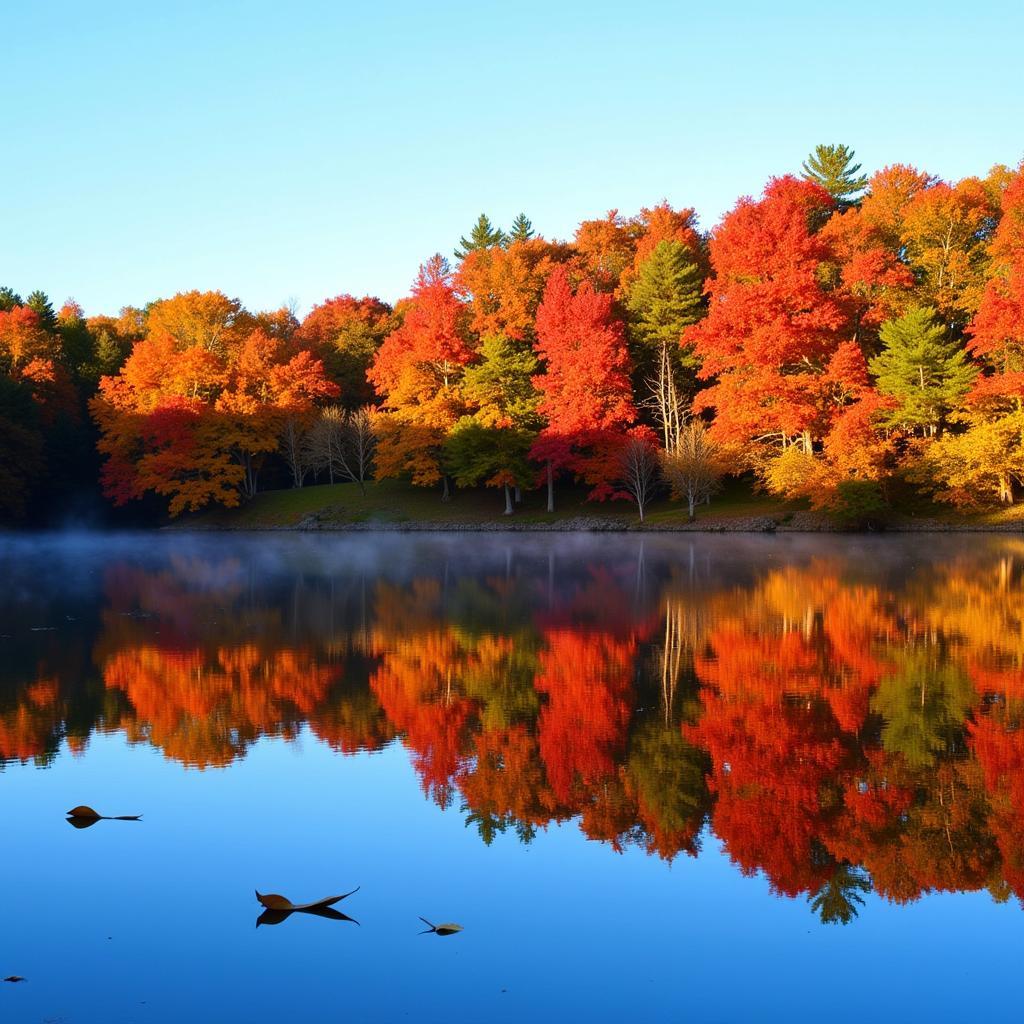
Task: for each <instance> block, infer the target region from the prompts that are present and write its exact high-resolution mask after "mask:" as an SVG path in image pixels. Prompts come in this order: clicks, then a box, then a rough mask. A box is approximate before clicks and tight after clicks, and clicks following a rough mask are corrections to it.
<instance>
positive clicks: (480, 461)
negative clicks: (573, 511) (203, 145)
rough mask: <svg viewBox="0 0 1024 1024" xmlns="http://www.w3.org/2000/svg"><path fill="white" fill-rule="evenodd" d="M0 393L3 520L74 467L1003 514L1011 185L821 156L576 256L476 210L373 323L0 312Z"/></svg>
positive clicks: (1009, 475)
mask: <svg viewBox="0 0 1024 1024" xmlns="http://www.w3.org/2000/svg"><path fill="white" fill-rule="evenodd" d="M0 369H2V370H3V371H4V372H3V374H2V375H0V425H2V428H3V429H2V430H0V446H2V450H0V514H3V515H5V516H6V517H7V518H16V517H17V516H19V515H21V516H25V515H30V514H31V512H32V510H33V509H34V508H37V507H38V506H39V503H40V501H41V500H45V499H47V498H48V497H50V496H52V494H53V493H54V490H55V487H57V486H58V485H57V482H58V481H60V480H63V479H65V475H68V477H69V478H75V474H76V473H77V474H78V475H79V476H81V474H82V473H83V472H85V471H86V469H89V470H90V471H95V472H98V474H99V477H100V481H101V483H102V488H103V491H104V493H105V494H106V495H107V497H108V498H110V499H111V500H112V501H113V502H114V503H116V504H124V503H126V502H129V501H133V500H137V499H143V500H144V501H153V500H154V496H155V498H156V499H157V500H158V501H159V502H160V503H161V507H162V508H165V509H166V510H168V511H169V512H170V513H171V514H172V515H176V514H178V513H181V512H183V511H194V510H197V509H200V508H203V507H205V506H207V505H209V504H211V503H212V504H222V505H227V506H233V505H236V504H238V503H239V502H240V501H243V500H246V499H248V498H250V497H252V495H253V494H254V493H255V492H256V490H257V488H258V487H260V486H267V485H270V486H286V485H292V486H303V484H305V483H307V482H309V481H310V480H314V479H315V480H317V481H321V482H328V481H338V480H347V481H354V482H356V483H358V484H359V485H360V486H364V485H365V482H366V481H367V480H368V479H370V478H371V477H377V478H382V477H398V478H403V479H407V480H408V481H410V482H411V483H412V484H413V485H417V486H423V487H436V488H437V489H438V492H439V494H440V495H441V496H442V497H445V498H447V497H448V496H449V495H450V493H451V491H452V488H453V487H475V486H480V485H486V486H488V487H492V488H496V489H498V491H499V492H500V493H501V495H502V498H503V501H504V509H505V511H506V512H507V513H512V512H513V511H514V509H515V505H516V503H517V500H518V499H519V498H520V496H521V494H522V491H523V490H524V489H529V488H536V487H540V488H543V489H544V492H545V494H546V499H547V505H548V508H549V509H552V510H553V509H554V507H555V502H556V492H557V488H558V485H559V483H560V482H562V481H571V482H573V483H575V484H580V485H583V486H585V487H586V489H587V493H588V495H589V497H590V498H591V499H594V500H603V499H607V498H622V497H625V498H628V499H630V500H632V501H634V502H635V503H636V505H637V506H638V510H639V512H640V515H641V517H642V515H643V511H644V506H645V505H646V503H647V501H648V500H650V498H651V497H652V496H653V495H655V494H657V493H659V492H664V491H668V492H670V493H671V494H672V495H673V496H675V497H677V498H680V499H682V500H683V501H685V503H686V506H687V510H688V513H689V514H690V515H691V516H692V515H693V514H694V511H695V506H696V504H698V503H699V502H702V501H707V500H709V499H710V497H711V495H712V494H713V493H714V491H715V489H716V487H717V486H718V481H719V480H720V479H721V478H722V477H723V476H724V475H729V474H733V475H739V474H746V475H748V476H751V477H752V478H753V479H754V480H755V481H756V484H757V486H759V487H760V488H763V489H764V490H766V491H769V492H771V493H773V494H776V495H781V496H785V497H791V498H806V499H809V500H810V501H811V503H812V504H813V505H814V506H815V507H818V508H825V509H832V510H834V511H836V512H837V513H842V514H850V515H854V516H856V515H857V514H867V513H871V512H872V511H877V510H883V509H884V508H885V507H886V506H887V505H892V504H897V505H898V504H899V503H900V502H901V501H903V500H906V497H907V496H908V495H910V494H911V493H912V492H914V491H920V492H922V493H924V494H927V495H930V496H931V497H933V498H935V499H937V500H939V501H943V502H950V503H952V504H954V505H956V506H958V507H961V508H976V507H986V506H999V505H1006V504H1009V503H1012V502H1013V501H1015V500H1016V499H1018V498H1019V497H1020V494H1021V489H1022V487H1024V444H1022V438H1024V404H1022V402H1024V165H1021V166H1020V167H1018V168H1017V169H1016V170H1012V169H1010V168H1008V167H1005V166H996V167H994V168H993V169H992V170H990V171H989V172H988V173H987V174H986V175H985V176H984V177H969V178H965V179H963V180H962V181H959V182H955V183H951V182H945V181H942V180H940V179H938V178H936V177H935V176H933V175H931V174H928V173H926V172H923V171H919V170H917V169H916V168H913V167H909V166H906V165H902V164H893V165H890V166H888V167H885V168H883V169H882V170H880V171H878V172H876V173H875V174H873V175H871V176H870V177H868V176H867V175H865V174H863V173H861V168H860V165H859V164H857V163H855V161H854V154H853V152H852V151H851V150H849V149H848V148H847V147H846V146H842V145H837V146H824V145H823V146H818V147H817V148H816V150H815V151H814V153H813V154H812V155H811V156H810V157H809V158H808V159H807V161H805V162H804V164H803V169H802V173H800V174H799V175H794V174H787V175H783V176H781V177H777V178H773V179H771V180H770V181H769V182H768V184H767V185H766V187H765V189H764V191H763V193H762V194H761V195H760V196H759V197H756V198H752V197H745V198H742V199H740V200H739V201H738V202H737V203H736V205H735V206H734V207H733V208H732V210H730V211H729V212H728V213H727V214H726V215H725V216H724V217H723V218H722V220H721V222H720V223H719V224H718V225H717V226H716V227H715V228H714V229H713V230H711V231H710V232H705V231H703V230H702V229H701V228H700V226H699V225H698V222H697V217H696V215H695V213H694V211H693V210H692V209H688V208H683V209H674V208H672V207H671V206H670V205H669V204H668V203H665V202H662V203H660V204H658V205H655V206H653V207H650V208H644V209H642V210H641V211H640V212H639V213H638V214H636V215H635V216H632V217H626V216H623V215H620V214H619V213H618V212H617V211H614V210H613V211H611V212H609V213H608V214H607V216H605V217H602V218H598V219H594V220H586V221H583V222H582V223H581V224H580V225H579V228H578V230H577V231H576V234H575V236H574V238H573V239H572V240H571V241H549V240H546V239H545V238H543V237H541V236H540V235H538V234H537V233H536V232H535V231H534V228H533V226H532V224H531V223H530V221H529V220H528V219H527V218H526V217H525V216H524V215H520V216H519V217H518V218H516V220H515V222H514V224H513V225H512V226H511V228H510V229H509V230H508V231H507V232H506V231H504V230H501V229H500V228H498V227H496V226H494V225H493V224H492V223H491V221H490V220H489V219H488V217H486V216H485V215H481V216H480V218H479V220H478V221H477V223H476V224H475V225H474V226H473V228H472V230H471V231H470V232H469V234H468V235H467V236H464V237H462V238H461V239H460V242H459V245H458V247H457V249H456V250H455V251H454V263H450V262H449V261H448V260H447V259H446V258H445V257H443V256H442V255H440V254H437V255H435V256H433V257H431V258H430V259H428V260H427V261H426V262H425V263H424V264H423V265H422V266H421V267H420V269H419V273H418V274H417V276H416V279H415V281H414V283H413V287H412V290H411V294H410V295H409V296H408V297H407V298H404V299H402V300H400V301H399V302H398V303H396V304H395V306H394V307H392V306H390V305H388V304H386V303H384V302H381V301H380V300H379V299H376V298H371V297H365V298H355V297H352V296H350V295H341V296H339V297H337V298H334V299H329V300H327V301H325V302H323V303H322V304H320V305H318V306H316V307H314V308H313V310H312V311H311V312H310V313H309V315H308V316H306V317H305V318H304V319H303V320H301V321H299V320H298V318H297V317H296V316H295V315H294V312H293V311H291V310H288V309H281V310H276V311H272V312H268V313H255V314H254V313H250V312H249V311H247V310H245V309H244V308H243V307H242V305H241V303H240V302H238V301H237V300H234V299H230V298H228V297H227V296H225V295H224V294H222V293H220V292H215V291H214V292H198V291H194V292H187V293H182V294H179V295H176V296H174V297H173V298H170V299H163V300H158V301H155V302H153V303H150V304H149V305H148V306H146V307H145V308H144V309H136V308H131V307H127V308H125V309H123V310H122V311H121V313H120V315H119V316H117V317H108V316H96V317H88V318H86V317H85V316H84V314H83V312H82V310H81V309H80V308H79V307H78V306H76V305H75V304H74V303H73V302H69V303H67V304H66V305H65V306H64V307H62V308H61V309H60V310H59V311H58V312H56V313H54V311H53V309H52V307H51V305H50V303H49V301H48V299H47V298H46V296H45V295H43V294H42V293H39V292H35V293H33V294H32V295H30V296H29V297H28V298H27V299H26V300H24V301H23V300H22V299H21V298H20V297H19V296H18V295H16V294H15V293H14V292H13V291H11V290H10V289H2V290H0ZM93 443H95V446H96V450H97V452H98V457H99V459H100V460H101V465H100V467H99V468H98V469H97V467H96V460H95V459H94V458H90V457H88V456H83V455H82V449H83V448H84V447H91V445H92V444H93ZM76 446H77V447H76ZM69 467H70V468H69ZM51 500H52V499H51Z"/></svg>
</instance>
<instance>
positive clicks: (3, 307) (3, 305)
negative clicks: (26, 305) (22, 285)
mask: <svg viewBox="0 0 1024 1024" xmlns="http://www.w3.org/2000/svg"><path fill="white" fill-rule="evenodd" d="M20 305H21V296H20V295H19V294H18V293H17V292H16V291H15V290H14V289H13V288H8V287H7V286H6V285H4V286H3V287H0V313H9V312H10V311H11V310H12V309H14V307H15V306H20Z"/></svg>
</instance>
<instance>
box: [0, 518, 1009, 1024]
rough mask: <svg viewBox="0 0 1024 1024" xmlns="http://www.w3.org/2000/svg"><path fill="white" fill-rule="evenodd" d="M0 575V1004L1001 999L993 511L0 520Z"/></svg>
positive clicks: (235, 1014)
mask: <svg viewBox="0 0 1024 1024" xmlns="http://www.w3.org/2000/svg"><path fill="white" fill-rule="evenodd" d="M0 574H2V580H3V584H2V590H0V765H2V769H0V809H2V815H3V833H2V835H3V839H2V847H0V849H2V861H0V863H2V865H3V875H2V877H3V884H4V889H5V899H4V906H3V922H4V927H3V929H2V931H0V977H6V976H8V975H16V976H22V977H24V978H25V979H26V980H25V981H23V982H19V983H0V1020H3V1021H4V1022H16V1024H20V1022H22V1021H26V1022H27V1021H44V1020H46V1021H67V1022H93V1021H95V1022H103V1024H112V1022H128V1021H133V1022H134V1021H138V1022H147V1021H154V1022H156V1021H159V1022H165V1021H166V1022H172V1021H173V1022H176V1024H177V1022H180V1021H182V1020H191V1021H196V1022H197V1024H201V1022H205V1021H218V1022H219V1021H274V1020H290V1021H295V1022H300V1021H301V1022H305V1021H339V1020H371V1019H373V1020H383V1021H391V1020H405V1019H408V1020H415V1021H421V1022H422V1021H449V1022H450V1021H513V1020H515V1021H520V1020H523V1019H534V1020H558V1021H566V1020H620V1019H631V1020H632V1019H636V1020H646V1021H684V1020H686V1021H689V1020H693V1019H698V1020H703V1021H765V1020H780V1021H781V1020H786V1021H791V1020H802V1019H811V1018H815V1019H827V1020H829V1021H862V1020H864V1019H867V1018H870V1019H875V1020H921V1019H925V1018H926V1017H936V1018H938V1019H943V1020H975V1019H984V1018H986V1017H989V1018H997V1017H998V1018H1000V1019H1004V1018H1007V1017H1009V1016H1010V1015H1011V1014H1014V1013H1016V1012H1018V1010H1017V1004H1018V1001H1019V1000H1018V996H1017V994H1016V992H1015V990H1014V989H1013V988H1012V985H1010V986H1008V981H1009V980H1012V978H1014V977H1016V970H1017V968H1018V961H1019V951H1020V948H1021V940H1022V939H1024V915H1022V913H1021V896H1024V729H1022V728H1021V726H1022V723H1024V540H1021V539H1018V538H1014V537H1008V536H1005V535H1004V536H991V535H990V536H984V535H959V536H913V537H843V536H836V537H827V536H802V535H786V536H781V535H780V536H749V537H747V536H740V535H718V536H704V535H664V536H657V535H654V536H651V535H648V536H644V537H638V536H635V535H596V536H584V535H572V534H534V535H524V534H517V535H511V534H510V535H501V534H472V533H467V534H453V535H446V536H440V535H400V534H380V535H370V534H361V535H360V534H356V535H348V536H344V535H334V536H331V535H305V536H303V535H291V534H275V533H265V534H253V535H235V534H220V535H216V534H204V535H187V534H168V533H160V534H146V535H135V536H131V535H111V536H100V535H97V536H53V537H47V536H43V537H6V538H0ZM79 804H87V805H90V806H92V807H94V808H96V809H97V810H99V811H100V812H102V813H103V814H105V815H134V814H141V815H142V816H143V817H142V820H141V821H137V822H135V821H115V820H101V821H96V822H93V823H91V824H90V823H88V822H84V823H83V822H78V823H77V825H82V824H86V825H88V826H89V827H75V823H69V822H68V821H67V820H66V818H65V812H66V811H68V810H69V809H70V808H72V807H74V806H75V805H79ZM357 886H359V891H358V892H356V893H355V894H354V895H352V896H349V897H348V898H347V899H345V900H344V901H343V902H341V903H338V904H336V906H335V912H327V913H321V914H310V913H294V914H290V915H289V914H273V913H270V914H269V915H268V914H263V908H262V907H261V906H260V905H259V904H258V903H257V900H256V896H255V892H254V890H257V889H258V890H259V891H260V892H261V893H267V892H270V893H280V894H284V895H285V896H287V897H289V898H290V899H292V900H293V901H295V902H304V901H314V900H317V899H320V898H322V897H325V896H329V895H336V894H342V893H346V892H348V891H349V890H353V889H355V888H356V887H357ZM340 912H343V913H340ZM420 917H423V918H426V919H427V920H429V921H431V922H434V923H438V922H455V923H458V924H460V925H462V926H463V928H464V930H463V931H461V932H459V933H457V934H454V935H448V936H440V935H437V934H433V933H427V934H421V933H422V932H424V931H425V927H426V926H425V925H424V924H423V923H421V921H420ZM348 918H351V919H354V920H349V919H348ZM858 965H859V966H858Z"/></svg>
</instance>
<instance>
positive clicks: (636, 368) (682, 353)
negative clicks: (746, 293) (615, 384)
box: [625, 240, 703, 448]
mask: <svg viewBox="0 0 1024 1024" xmlns="http://www.w3.org/2000/svg"><path fill="white" fill-rule="evenodd" d="M701 283H702V282H701V272H700V268H699V267H698V266H697V264H696V263H695V262H694V261H693V257H692V255H691V253H690V250H689V249H688V248H687V247H686V246H685V245H683V244H682V243H681V242H675V241H668V240H666V241H662V242H659V243H658V244H657V245H656V246H655V247H654V251H653V252H652V253H651V255H650V256H649V257H648V258H647V259H646V260H644V262H643V263H642V264H641V265H640V270H639V272H638V273H637V276H636V279H635V280H634V281H633V283H632V285H631V286H630V288H629V291H628V293H627V295H626V302H625V305H626V316H627V327H628V334H629V341H630V354H631V356H632V360H633V388H634V390H635V392H636V393H637V394H641V395H646V396H647V400H646V401H645V403H644V404H645V405H647V406H648V407H650V408H653V410H654V416H655V419H656V420H657V421H658V423H659V425H660V426H661V429H662V442H663V444H664V445H665V447H666V448H672V447H673V446H674V444H675V443H676V441H677V440H678V435H679V430H680V428H681V427H682V423H683V420H684V419H685V415H684V410H685V408H686V406H687V405H688V404H689V403H688V396H689V397H692V395H693V392H694V389H695V383H696V371H697V359H696V357H695V356H694V354H693V350H692V349H690V348H686V347H684V346H683V345H682V344H681V337H682V333H683V328H684V327H687V326H689V325H690V324H692V323H696V321H697V320H699V319H700V317H701V314H702V312H703V298H702V289H701Z"/></svg>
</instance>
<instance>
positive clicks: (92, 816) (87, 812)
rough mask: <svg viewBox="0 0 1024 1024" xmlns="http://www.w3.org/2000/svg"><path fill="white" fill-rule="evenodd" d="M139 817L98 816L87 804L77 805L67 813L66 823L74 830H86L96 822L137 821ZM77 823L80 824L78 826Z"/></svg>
mask: <svg viewBox="0 0 1024 1024" xmlns="http://www.w3.org/2000/svg"><path fill="white" fill-rule="evenodd" d="M141 817H142V815H141V814H113V815H111V814H100V812H99V811H94V810H93V809H92V808H91V807H90V806H89V805H88V804H79V805H78V806H77V807H72V808H71V810H70V811H68V821H70V822H71V824H73V825H74V826H75V828H88V827H89V826H90V825H92V824H93V823H94V822H97V821H138V820H139V819H140V818H141ZM79 822H81V823H82V824H79Z"/></svg>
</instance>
